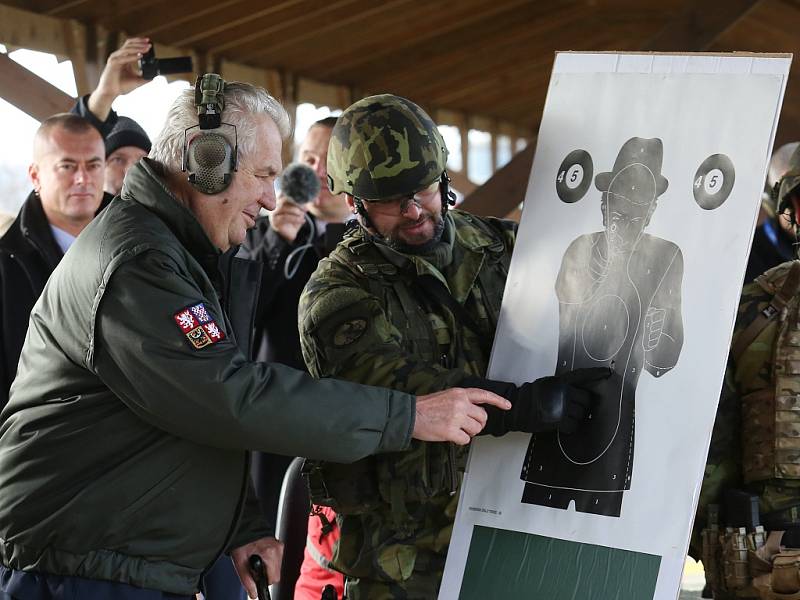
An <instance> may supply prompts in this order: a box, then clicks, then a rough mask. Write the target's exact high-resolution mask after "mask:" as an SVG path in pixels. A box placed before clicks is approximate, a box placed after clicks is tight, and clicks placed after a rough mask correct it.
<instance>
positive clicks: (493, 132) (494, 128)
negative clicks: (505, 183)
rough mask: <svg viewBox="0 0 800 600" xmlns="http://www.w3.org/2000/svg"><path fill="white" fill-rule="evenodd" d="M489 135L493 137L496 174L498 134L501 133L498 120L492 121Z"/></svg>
mask: <svg viewBox="0 0 800 600" xmlns="http://www.w3.org/2000/svg"><path fill="white" fill-rule="evenodd" d="M489 135H490V136H492V137H491V145H492V146H491V154H492V174H494V173H496V172H497V136H498V135H499V134H498V127H497V122H496V121H493V122H492V126H491V128H490V129H489Z"/></svg>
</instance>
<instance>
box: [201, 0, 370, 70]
mask: <svg viewBox="0 0 800 600" xmlns="http://www.w3.org/2000/svg"><path fill="white" fill-rule="evenodd" d="M354 2H356V0H334V1H331V2H328V3H327V4H326V5H325V7H324V9H322V10H321V11H319V12H318V13H317V17H318V18H321V19H323V20H325V19H331V20H333V19H335V18H336V16H337V15H338V14H340V13H341V12H342V11H346V10H347V7H348V5H350V4H353V3H354ZM254 24H255V26H254ZM249 25H250V26H249V27H247V30H250V29H253V31H249V33H244V31H243V30H244V29H245V28H244V27H242V28H240V32H239V33H238V34H237V35H236V36H234V37H232V38H230V41H224V42H223V41H222V40H221V39H216V38H212V39H211V40H208V42H207V43H213V45H214V47H215V49H216V50H217V52H222V53H235V54H239V55H241V56H247V60H248V61H249V60H250V59H251V58H252V54H251V53H253V54H257V53H260V52H261V51H262V50H264V48H265V47H266V48H267V51H269V48H270V45H271V44H270V42H272V41H275V40H279V39H281V38H283V37H285V35H286V34H285V31H283V30H285V29H286V28H287V27H291V26H295V25H297V26H299V27H303V28H305V29H306V31H309V30H313V29H314V27H311V26H310V24H309V16H308V11H297V14H296V15H295V16H294V17H291V18H286V19H283V18H282V19H270V23H269V24H268V25H267V24H266V23H260V22H259V21H258V20H256V21H250V23H249ZM279 33H280V35H278V34H279ZM234 49H235V50H234Z"/></svg>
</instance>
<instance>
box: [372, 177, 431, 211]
mask: <svg viewBox="0 0 800 600" xmlns="http://www.w3.org/2000/svg"><path fill="white" fill-rule="evenodd" d="M439 184H440V182H439V180H436V181H434V182H433V183H432V184H430V185H429V186H427V187H424V188H422V189H421V190H419V191H417V192H414V193H413V194H411V195H406V194H402V195H399V196H394V197H392V198H381V199H379V200H367V199H366V198H356V200H361V201H362V202H363V203H365V204H368V205H369V207H370V210H372V211H374V212H379V213H384V214H388V213H392V214H398V209H399V214H401V215H403V214H405V213H406V211H408V209H409V208H410V206H411V203H412V202H413V203H414V204H415V205H416V207H417V208H422V206H423V205H424V204H426V203H428V202H431V201H432V200H433V199H434V198H435V197H436V194H438V193H439Z"/></svg>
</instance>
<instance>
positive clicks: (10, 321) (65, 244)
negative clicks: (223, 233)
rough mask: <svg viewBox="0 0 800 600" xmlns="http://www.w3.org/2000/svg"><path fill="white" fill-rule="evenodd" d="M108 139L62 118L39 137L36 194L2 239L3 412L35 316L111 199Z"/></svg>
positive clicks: (33, 174)
mask: <svg viewBox="0 0 800 600" xmlns="http://www.w3.org/2000/svg"><path fill="white" fill-rule="evenodd" d="M104 166H105V149H104V147H103V138H102V137H101V136H100V134H99V133H98V132H97V130H96V129H95V128H94V127H92V126H91V125H90V124H89V122H88V121H86V120H85V119H83V118H81V117H79V116H77V115H74V114H60V115H55V116H53V117H50V118H49V119H47V120H45V121H44V122H43V123H42V125H41V126H40V127H39V129H38V131H37V132H36V137H35V138H34V144H33V162H32V163H31V166H30V167H29V168H28V174H29V175H30V179H31V182H32V183H33V191H32V192H31V193H30V194H29V195H28V198H27V199H26V200H25V203H24V204H23V205H22V208H20V211H19V214H18V216H17V218H16V220H15V221H14V223H13V224H12V225H11V227H10V228H9V230H8V231H7V232H6V233H5V235H4V236H3V237H2V238H0V341H2V347H0V352H2V356H0V406H5V404H6V402H8V390H9V388H10V387H11V382H12V381H13V380H14V376H15V375H16V372H17V362H18V361H19V355H20V351H21V350H22V343H23V341H24V340H25V333H26V332H27V330H28V316H29V314H30V312H31V309H32V308H33V305H34V304H35V303H36V300H37V298H38V297H39V295H40V294H41V292H42V289H43V288H44V284H45V283H46V282H47V278H48V277H49V276H50V273H52V271H53V269H55V267H56V265H57V264H58V263H59V261H60V260H61V257H62V256H63V255H64V252H66V250H67V248H69V246H70V245H71V244H72V242H73V241H74V240H75V237H77V235H78V234H79V233H80V232H81V231H82V230H83V228H84V227H86V225H88V224H89V222H90V221H91V220H92V218H93V217H94V216H95V214H96V213H97V211H98V210H99V209H100V207H101V204H103V203H104V202H107V201H108V200H110V196H107V197H105V199H104V194H103V168H104Z"/></svg>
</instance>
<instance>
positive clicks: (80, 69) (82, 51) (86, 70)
mask: <svg viewBox="0 0 800 600" xmlns="http://www.w3.org/2000/svg"><path fill="white" fill-rule="evenodd" d="M62 23H63V25H64V39H65V40H66V42H67V57H68V58H69V59H70V60H71V61H72V72H73V75H74V77H75V87H76V89H77V90H78V96H83V95H85V94H88V93H89V92H91V91H92V90H93V89H94V88H95V87H96V86H97V82H92V78H91V75H90V71H91V68H90V65H89V56H88V54H89V51H88V49H89V46H90V45H92V42H93V41H94V40H93V37H94V35H93V33H94V32H93V31H92V29H91V28H90V27H86V26H85V25H82V24H81V23H78V22H77V21H73V20H72V19H66V20H64V21H62ZM90 38H91V39H90Z"/></svg>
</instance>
